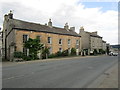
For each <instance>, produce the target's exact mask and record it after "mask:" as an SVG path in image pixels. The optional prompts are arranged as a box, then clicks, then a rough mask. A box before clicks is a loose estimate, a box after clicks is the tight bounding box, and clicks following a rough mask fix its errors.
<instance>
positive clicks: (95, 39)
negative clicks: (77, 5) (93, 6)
mask: <svg viewBox="0 0 120 90" xmlns="http://www.w3.org/2000/svg"><path fill="white" fill-rule="evenodd" d="M80 35H81V50H82V52H84V53H83V54H84V55H89V54H90V53H93V51H94V50H95V49H96V50H97V51H98V52H99V50H100V49H102V37H100V36H99V35H97V32H87V31H84V28H83V27H81V28H80Z"/></svg>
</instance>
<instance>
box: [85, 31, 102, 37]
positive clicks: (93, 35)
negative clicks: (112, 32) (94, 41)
mask: <svg viewBox="0 0 120 90" xmlns="http://www.w3.org/2000/svg"><path fill="white" fill-rule="evenodd" d="M86 33H88V34H90V36H92V37H98V38H102V37H101V36H99V35H96V34H94V33H91V32H86Z"/></svg>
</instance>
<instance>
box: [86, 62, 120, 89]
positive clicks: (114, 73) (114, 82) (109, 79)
mask: <svg viewBox="0 0 120 90" xmlns="http://www.w3.org/2000/svg"><path fill="white" fill-rule="evenodd" d="M88 88H118V63H117V64H115V65H113V66H112V67H111V68H109V69H108V70H106V71H105V72H104V73H103V74H101V75H100V76H99V77H98V78H97V79H96V80H94V81H93V82H92V83H91V84H90V85H89V86H88Z"/></svg>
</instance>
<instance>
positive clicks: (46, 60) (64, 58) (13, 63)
mask: <svg viewBox="0 0 120 90" xmlns="http://www.w3.org/2000/svg"><path fill="white" fill-rule="evenodd" d="M101 56H106V55H98V56H73V57H60V58H49V59H41V60H31V61H22V62H10V61H5V62H2V67H6V66H13V65H17V64H25V63H38V62H49V61H56V60H69V59H77V58H89V57H101Z"/></svg>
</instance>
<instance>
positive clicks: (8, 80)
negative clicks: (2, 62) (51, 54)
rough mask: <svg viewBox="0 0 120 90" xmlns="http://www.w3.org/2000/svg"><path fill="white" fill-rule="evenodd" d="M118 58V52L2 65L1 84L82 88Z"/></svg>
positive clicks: (23, 86)
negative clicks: (109, 54)
mask: <svg viewBox="0 0 120 90" xmlns="http://www.w3.org/2000/svg"><path fill="white" fill-rule="evenodd" d="M117 62H118V57H117V56H99V57H85V58H70V59H65V60H53V61H45V62H34V63H33V62H32V63H25V64H24V63H23V64H17V65H12V66H3V68H2V69H3V77H2V85H3V88H85V87H87V86H88V85H89V84H91V83H92V82H93V81H94V80H95V79H96V78H97V77H99V76H100V75H101V74H103V73H104V71H106V70H107V69H108V68H110V67H111V66H113V65H114V64H115V63H117Z"/></svg>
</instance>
